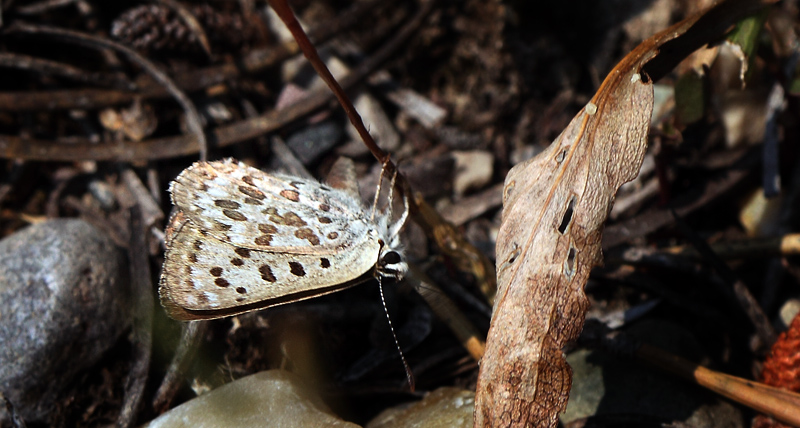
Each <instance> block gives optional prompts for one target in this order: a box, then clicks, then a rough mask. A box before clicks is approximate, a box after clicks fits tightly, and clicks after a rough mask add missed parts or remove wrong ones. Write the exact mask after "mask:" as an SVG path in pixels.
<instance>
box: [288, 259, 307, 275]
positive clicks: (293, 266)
mask: <svg viewBox="0 0 800 428" xmlns="http://www.w3.org/2000/svg"><path fill="white" fill-rule="evenodd" d="M289 271H290V272H292V275H294V276H306V270H305V269H303V265H301V264H300V263H298V262H289Z"/></svg>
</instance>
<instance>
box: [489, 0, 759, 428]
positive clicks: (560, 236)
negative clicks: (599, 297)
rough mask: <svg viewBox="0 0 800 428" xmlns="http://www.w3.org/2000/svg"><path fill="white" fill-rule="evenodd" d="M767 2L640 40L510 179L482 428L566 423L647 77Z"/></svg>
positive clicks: (631, 173)
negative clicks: (597, 271) (573, 356)
mask: <svg viewBox="0 0 800 428" xmlns="http://www.w3.org/2000/svg"><path fill="white" fill-rule="evenodd" d="M745 4H746V5H747V7H743V6H742V5H745ZM760 4H761V3H760V2H757V1H750V2H744V1H742V0H734V1H728V2H725V3H723V4H721V5H719V6H718V7H716V8H714V9H711V10H710V11H709V12H708V13H706V14H705V15H696V16H693V17H690V18H688V19H686V20H684V21H682V22H680V23H678V24H676V25H674V26H672V27H670V28H668V29H666V30H664V31H662V32H661V33H659V34H657V35H655V36H653V37H651V38H650V39H648V40H646V41H644V42H642V43H641V44H640V45H639V46H637V47H636V49H634V50H633V51H632V52H631V53H630V54H628V55H627V56H626V57H625V58H624V59H623V60H622V61H621V62H620V63H619V64H618V65H617V66H616V67H615V68H614V69H613V70H612V71H611V73H609V75H608V77H607V78H606V79H605V81H604V82H603V84H602V85H601V86H600V89H599V90H598V91H597V93H596V94H595V96H594V97H593V98H592V100H591V101H590V102H589V103H588V104H587V105H586V106H585V107H584V108H583V109H582V110H581V111H580V112H579V113H578V114H577V115H576V116H575V118H574V119H573V120H572V122H570V124H569V125H568V126H567V128H566V129H565V130H564V131H563V132H562V133H561V135H559V136H558V138H556V140H555V141H554V142H553V143H552V144H551V145H550V147H549V148H548V149H547V150H545V151H544V152H542V153H541V154H540V155H538V156H537V157H535V158H533V159H531V160H529V161H527V162H524V163H522V164H520V165H517V166H515V167H514V168H512V169H511V171H510V172H509V173H508V176H507V177H506V181H505V188H504V195H503V221H502V224H501V226H500V231H499V233H498V237H497V283H498V293H497V298H496V300H495V307H494V314H493V316H492V322H491V327H490V329H489V334H488V338H487V342H486V354H485V356H484V358H483V360H482V362H481V371H480V375H479V378H478V388H477V393H476V403H475V421H474V426H476V427H512V426H513V427H516V426H537V427H539V426H555V425H556V424H557V422H558V413H559V412H561V411H563V410H564V408H565V407H566V403H567V398H568V397H569V390H570V387H571V383H572V370H571V369H570V367H569V365H567V363H566V360H565V359H564V355H563V352H562V348H563V346H564V345H565V344H566V343H567V342H569V341H571V340H574V339H575V338H577V336H578V334H579V333H580V331H581V329H582V328H583V322H584V318H585V314H586V310H587V307H588V300H587V298H586V295H585V294H584V290H583V287H584V285H585V284H586V281H587V279H588V277H589V272H590V271H591V269H592V267H594V266H596V265H598V264H599V263H600V262H601V259H602V253H601V249H600V242H601V238H602V230H603V225H604V223H605V220H606V218H607V216H608V213H609V212H610V210H611V207H612V205H613V201H614V195H615V194H616V192H617V189H618V188H619V187H620V186H621V185H622V184H623V183H625V182H627V181H630V180H632V179H633V178H634V177H635V176H636V174H637V173H638V171H639V167H640V166H641V163H642V160H643V158H644V153H645V150H646V148H647V133H648V129H649V124H650V116H651V113H652V109H653V87H652V81H651V80H650V77H649V76H653V75H654V76H657V77H660V76H663V75H664V73H665V72H666V71H665V70H668V69H671V68H672V67H674V65H675V64H676V63H677V62H676V61H679V60H680V59H682V58H683V57H685V56H686V55H688V54H689V53H691V52H692V51H694V50H695V49H697V48H698V47H700V46H701V45H702V44H705V43H706V42H708V41H709V40H711V39H713V38H714V37H719V36H721V35H722V34H724V32H725V31H726V29H727V28H728V27H729V26H730V24H731V23H733V22H735V19H738V18H740V17H741V16H742V13H744V12H745V9H748V8H754V7H757V6H758V5H760ZM701 24H702V25H701ZM680 36H684V37H680ZM662 49H663V50H664V52H663V55H660V51H661V50H662ZM657 55H658V57H657ZM653 59H658V61H653V63H651V64H648V68H647V70H646V71H643V67H644V66H645V64H647V63H648V62H649V61H650V60H653Z"/></svg>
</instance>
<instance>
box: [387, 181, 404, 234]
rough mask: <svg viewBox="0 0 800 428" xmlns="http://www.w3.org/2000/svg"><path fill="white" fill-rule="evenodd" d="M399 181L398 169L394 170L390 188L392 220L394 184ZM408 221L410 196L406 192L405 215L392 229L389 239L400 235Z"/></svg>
mask: <svg viewBox="0 0 800 428" xmlns="http://www.w3.org/2000/svg"><path fill="white" fill-rule="evenodd" d="M396 179H397V169H395V170H394V175H392V185H391V186H390V187H389V218H391V210H392V196H393V195H394V183H395V181H396ZM407 219H408V195H407V194H406V192H403V214H402V215H401V216H400V218H399V219H398V220H397V223H395V226H394V227H393V228H392V230H391V233H389V239H390V240H391V239H394V237H395V236H397V235H398V234H399V233H400V229H402V228H403V225H404V224H406V220H407Z"/></svg>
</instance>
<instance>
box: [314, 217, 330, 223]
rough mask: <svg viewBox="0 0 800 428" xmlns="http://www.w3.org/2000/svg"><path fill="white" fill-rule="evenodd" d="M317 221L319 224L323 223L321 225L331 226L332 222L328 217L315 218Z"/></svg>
mask: <svg viewBox="0 0 800 428" xmlns="http://www.w3.org/2000/svg"><path fill="white" fill-rule="evenodd" d="M317 220H319V222H320V223H323V224H331V223H333V220H331V218H330V217H317Z"/></svg>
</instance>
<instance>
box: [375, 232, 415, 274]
mask: <svg viewBox="0 0 800 428" xmlns="http://www.w3.org/2000/svg"><path fill="white" fill-rule="evenodd" d="M384 226H385V227H383V228H382V229H383V231H384V234H383V236H384V237H388V236H391V235H389V227H388V225H384ZM378 242H379V243H380V244H381V249H380V253H379V255H378V263H377V265H376V268H377V273H378V275H380V276H381V277H383V278H392V279H394V280H395V281H400V280H402V279H403V278H404V277H405V276H406V272H408V263H406V254H405V250H404V249H403V244H401V243H400V236H399V235H394V236H392V237H391V238H387V239H379V240H378Z"/></svg>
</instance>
